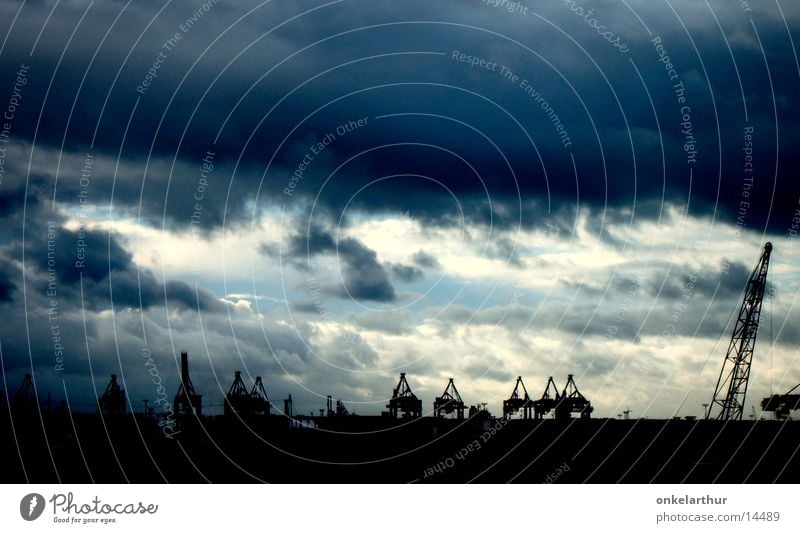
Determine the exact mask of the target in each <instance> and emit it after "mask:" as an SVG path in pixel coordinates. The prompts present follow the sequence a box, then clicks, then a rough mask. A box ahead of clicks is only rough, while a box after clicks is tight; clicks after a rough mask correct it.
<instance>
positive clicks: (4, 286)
mask: <svg viewBox="0 0 800 533" xmlns="http://www.w3.org/2000/svg"><path fill="white" fill-rule="evenodd" d="M16 270H17V269H16V267H14V265H12V264H11V263H10V262H9V261H5V260H3V259H0V302H8V301H10V300H11V298H12V296H13V295H14V292H16V290H17V286H16V285H15V284H14V282H13V281H11V276H12V274H11V273H12V272H14V271H16Z"/></svg>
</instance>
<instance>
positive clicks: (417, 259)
mask: <svg viewBox="0 0 800 533" xmlns="http://www.w3.org/2000/svg"><path fill="white" fill-rule="evenodd" d="M411 259H412V260H413V261H414V263H415V264H416V265H417V266H419V267H422V268H428V269H437V268H440V265H439V261H438V260H437V259H436V257H434V256H433V255H431V254H429V253H427V252H425V251H423V250H419V251H418V252H416V253H414V255H413V256H411Z"/></svg>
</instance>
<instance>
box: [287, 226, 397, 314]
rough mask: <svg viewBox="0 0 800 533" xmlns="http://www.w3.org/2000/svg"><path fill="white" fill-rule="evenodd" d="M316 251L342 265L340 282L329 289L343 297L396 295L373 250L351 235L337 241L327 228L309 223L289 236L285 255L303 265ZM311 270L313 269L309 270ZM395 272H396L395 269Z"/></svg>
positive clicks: (381, 298)
mask: <svg viewBox="0 0 800 533" xmlns="http://www.w3.org/2000/svg"><path fill="white" fill-rule="evenodd" d="M317 255H330V256H335V257H336V258H337V259H338V262H339V263H340V265H341V281H342V283H341V285H337V286H335V287H331V288H329V289H328V291H329V292H330V293H332V294H335V295H336V296H338V297H340V298H344V299H354V300H366V301H374V302H391V301H393V300H395V299H396V297H397V295H396V293H395V290H394V286H393V285H392V283H391V282H390V280H389V274H388V272H387V271H386V269H385V268H384V266H383V265H381V264H380V263H379V262H378V258H377V254H376V253H375V251H373V250H371V249H369V248H367V247H366V246H364V245H363V244H362V243H361V242H360V241H358V240H357V239H354V238H352V237H346V238H344V239H339V241H336V240H335V239H334V237H333V235H331V234H330V233H328V232H327V231H326V230H324V229H322V228H320V227H318V226H312V227H311V228H309V230H308V231H307V232H306V233H298V234H296V235H294V236H293V237H292V238H291V241H290V244H289V250H288V254H287V258H289V259H292V260H293V263H294V264H295V265H296V266H298V267H300V268H303V265H306V268H310V260H311V258H312V257H314V256H317ZM310 272H311V273H313V269H312V270H311V271H310ZM395 274H396V273H395Z"/></svg>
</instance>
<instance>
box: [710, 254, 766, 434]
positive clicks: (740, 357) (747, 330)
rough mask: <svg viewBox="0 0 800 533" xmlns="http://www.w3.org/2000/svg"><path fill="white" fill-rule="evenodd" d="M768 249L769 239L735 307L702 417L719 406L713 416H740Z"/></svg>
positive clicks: (745, 392)
mask: <svg viewBox="0 0 800 533" xmlns="http://www.w3.org/2000/svg"><path fill="white" fill-rule="evenodd" d="M771 253H772V243H769V242H768V243H766V244H765V245H764V251H763V252H761V257H760V258H759V260H758V264H757V265H756V267H755V268H754V269H753V273H752V274H750V279H749V280H748V281H747V287H746V289H745V294H744V300H742V306H741V307H740V308H739V317H738V318H737V320H736V325H735V327H734V328H733V335H732V336H731V342H730V344H729V345H728V352H727V354H726V355H725V361H724V362H723V363H722V370H721V371H720V373H719V379H718V380H717V387H716V389H715V390H714V399H713V401H712V403H711V405H710V406H709V408H708V412H707V413H706V418H711V417H712V416H711V413H712V411H713V410H714V409H715V408H716V407H719V408H720V409H719V412H718V413H717V415H716V416H715V417H714V418H716V419H717V420H741V419H742V414H743V412H744V399H745V395H746V394H747V383H748V381H749V379H750V364H751V362H752V360H753V348H754V347H755V344H756V334H757V333H758V322H759V318H760V317H761V302H762V300H763V299H764V289H765V288H766V283H767V269H768V268H769V256H770V254H771Z"/></svg>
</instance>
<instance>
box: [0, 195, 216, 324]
mask: <svg viewBox="0 0 800 533" xmlns="http://www.w3.org/2000/svg"><path fill="white" fill-rule="evenodd" d="M45 191H46V190H45V188H44V185H43V183H42V182H41V181H38V180H34V181H32V183H31V186H30V187H29V194H28V195H27V197H26V196H25V195H24V192H23V189H22V188H19V189H17V190H13V189H12V190H9V191H8V192H7V193H6V194H4V195H2V196H0V198H3V203H4V207H5V210H4V211H3V213H2V215H0V217H2V219H5V220H4V221H5V224H4V235H5V237H6V239H7V240H8V242H7V243H6V247H5V249H0V265H1V266H3V267H4V268H3V270H2V273H1V274H0V282H2V283H0V284H2V285H3V287H6V289H5V291H4V292H5V293H6V294H8V295H9V296H10V295H11V294H12V292H13V290H14V287H15V286H16V285H20V284H21V283H20V282H21V279H17V280H13V279H12V277H11V276H12V275H16V277H17V278H20V277H21V275H22V271H21V270H20V269H19V268H17V267H14V266H13V265H12V261H13V262H17V263H20V264H21V262H22V261H23V258H24V260H25V265H26V267H27V269H28V271H27V272H26V274H33V275H34V276H35V278H34V279H35V280H36V281H38V283H34V284H32V285H31V287H29V291H32V292H33V293H40V294H41V295H45V294H46V293H47V292H48V291H49V290H50V286H51V284H52V285H53V286H54V287H57V290H58V293H59V294H60V296H61V297H62V298H63V299H65V301H66V303H69V304H70V305H80V302H83V304H84V305H85V306H86V307H87V308H88V309H92V310H95V311H99V310H103V309H108V308H111V307H112V305H113V306H114V307H117V308H120V307H121V308H126V307H127V308H134V309H135V308H143V309H146V308H149V307H153V306H159V305H160V306H163V305H166V304H167V303H169V304H174V305H176V306H178V307H180V308H183V309H197V310H200V311H204V312H222V311H224V310H225V308H226V307H225V304H224V303H222V302H221V301H220V300H219V299H217V298H216V297H215V296H214V295H213V294H212V293H211V292H209V291H208V290H207V289H205V288H202V287H193V286H191V285H189V284H188V283H186V282H184V281H180V280H168V281H166V282H165V283H162V282H159V281H158V280H157V279H156V277H155V276H154V275H153V273H152V272H150V271H149V270H147V269H142V268H140V267H139V266H138V265H137V264H136V262H135V261H134V260H133V255H132V254H131V253H130V252H129V251H128V250H127V249H126V248H125V246H124V244H123V241H122V240H123V237H122V236H121V235H119V234H118V233H116V232H108V231H100V230H95V229H90V228H81V229H78V230H71V229H68V228H66V227H64V222H65V217H64V215H63V214H62V213H60V212H58V211H56V212H54V211H52V208H51V205H52V204H48V202H47V198H48V195H47V193H46V192H45ZM23 212H24V213H25V216H24V218H23V216H22V213H23ZM23 225H24V232H23ZM23 235H24V240H23ZM13 273H16V274H13Z"/></svg>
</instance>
